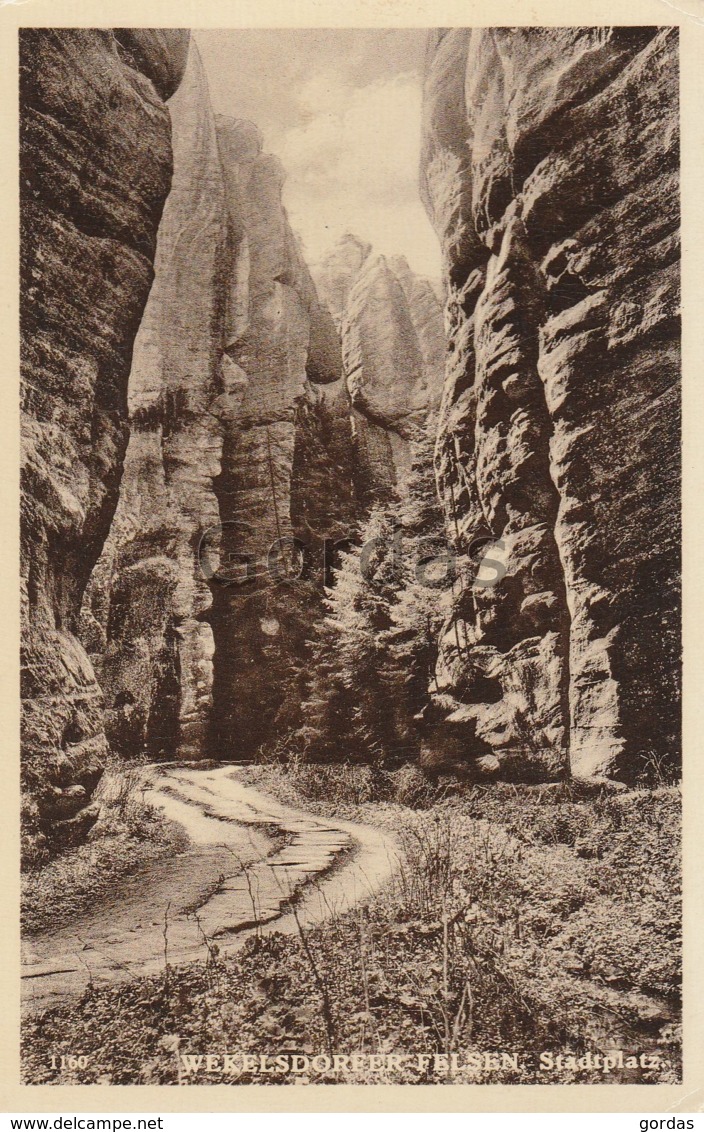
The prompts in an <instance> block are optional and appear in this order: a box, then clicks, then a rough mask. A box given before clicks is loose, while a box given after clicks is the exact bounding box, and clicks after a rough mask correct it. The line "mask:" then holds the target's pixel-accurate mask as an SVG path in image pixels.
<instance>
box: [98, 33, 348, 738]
mask: <svg viewBox="0 0 704 1132" xmlns="http://www.w3.org/2000/svg"><path fill="white" fill-rule="evenodd" d="M169 110H170V113H171V117H172V122H173V155H174V174H173V184H172V189H171V193H170V195H169V198H168V201H167V203H166V207H165V208H164V213H163V217H162V221H161V225H160V228H159V234H158V242H157V253H156V260H155V280H154V285H153V287H152V290H151V293H150V296H149V301H148V303H147V307H146V310H145V313H144V318H143V320H142V324H141V326H140V329H139V333H138V335H137V340H136V343H135V351H134V360H133V366H132V373H131V375H130V388H129V402H130V426H131V435H130V442H129V447H128V450H127V455H126V459H125V467H124V474H123V478H122V485H121V489H120V503H119V506H118V509H117V514H116V516H115V520H114V522H113V525H112V528H111V531H110V535H109V538H108V540H107V543H106V546H105V549H104V552H103V555H102V557H101V559H100V561H99V563H98V565H97V567H96V569H95V571H94V573H93V578H92V580H91V585H90V588H89V592H88V594H87V597H86V601H85V603H84V610H83V620H82V631H83V635H84V639H85V641H86V643H87V644H88V646H89V649H90V651H91V656H92V659H93V662H94V664H95V667H96V670H97V671H98V674H99V679H100V682H101V684H102V686H103V689H104V691H105V695H106V700H107V704H106V727H107V733H108V738H109V741H110V744H111V746H112V748H113V749H114V750H115V751H117V752H118V753H120V754H121V755H123V756H124V757H133V756H135V755H138V754H143V753H144V754H146V755H147V756H148V757H151V758H159V757H169V758H173V757H176V756H178V755H180V756H187V757H204V756H205V755H207V754H212V755H214V757H216V758H219V757H248V756H249V755H251V754H252V753H253V752H254V751H255V750H256V748H257V746H258V745H259V744H260V743H261V742H263V741H264V740H265V739H268V738H270V737H271V735H272V734H273V729H274V724H275V722H276V721H278V725H280V724H281V710H282V705H283V704H285V703H288V702H290V703H291V704H295V703H296V694H297V693H296V680H295V669H296V667H297V666H299V665H300V664H301V660H302V657H301V651H302V647H303V640H304V638H305V635H306V629H307V623H308V621H310V619H311V618H312V617H314V616H315V615H316V613H319V603H320V596H321V592H322V587H321V583H322V570H323V568H324V564H323V549H324V547H323V542H324V537H325V534H326V533H327V532H328V531H332V533H338V532H339V531H340V530H341V529H343V528H342V527H341V526H340V524H341V521H342V519H343V518H344V519H345V520H347V519H348V518H349V516H350V513H351V509H352V508H353V506H354V487H353V483H352V472H351V468H352V464H353V460H352V452H351V445H352V434H351V427H350V419H349V401H348V398H347V395H346V390H345V389H344V383H343V377H342V362H341V354H340V342H339V336H338V333H337V330H336V327H335V324H334V322H333V319H332V317H331V316H330V314H329V312H328V311H327V309H326V308H325V307H324V306H322V305H321V304H320V302H319V300H318V296H317V293H316V289H315V286H314V284H313V282H312V279H311V277H310V274H309V272H308V269H307V267H306V266H305V263H304V262H303V259H302V256H301V253H300V250H299V247H298V244H297V241H296V239H295V237H294V234H293V233H292V231H291V229H290V227H289V224H288V220H287V218H286V214H285V212H284V209H283V206H282V203H281V189H282V184H283V179H284V173H283V169H282V168H281V165H280V163H279V162H278V160H277V159H276V158H274V157H272V156H270V155H268V154H266V153H264V152H263V150H262V139H261V136H260V134H259V131H258V130H257V128H256V126H254V125H253V124H252V123H250V122H246V121H241V120H238V119H233V118H228V117H226V116H223V115H213V111H212V108H211V104H210V95H209V91H208V86H207V81H206V79H205V76H204V73H203V70H202V66H201V62H200V59H199V56H198V52H197V49H196V48H195V45H192V46H191V50H190V54H189V58H188V65H187V68H186V72H185V74H184V76H183V80H182V83H181V85H180V87H179V90H178V91H177V93H176V94H175V95H174V97H173V98H171V99H170V101H169ZM323 384H329V385H330V386H331V389H332V391H333V392H332V396H329V397H325V396H324V395H323V394H322V393H321V392H320V391H319V387H320V386H322V385H323ZM345 526H346V522H345ZM294 535H295V536H298V537H299V539H300V540H301V541H302V542H305V544H306V549H305V562H303V563H301V562H299V558H300V553H301V552H300V550H299V549H297V548H295V547H294V546H293V544H292V541H291V540H292V539H293V536H294ZM299 574H302V576H300V577H299ZM214 657H216V660H217V663H216V664H214ZM298 698H299V699H300V697H298Z"/></svg>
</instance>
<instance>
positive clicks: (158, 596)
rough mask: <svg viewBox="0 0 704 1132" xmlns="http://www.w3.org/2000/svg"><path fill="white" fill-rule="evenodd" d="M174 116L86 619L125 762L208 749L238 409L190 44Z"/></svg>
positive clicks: (221, 250)
mask: <svg viewBox="0 0 704 1132" xmlns="http://www.w3.org/2000/svg"><path fill="white" fill-rule="evenodd" d="M169 111H170V115H171V120H172V136H173V164H174V172H173V180H172V186H171V192H170V193H169V197H168V200H167V202H166V206H165V208H164V212H163V216H162V219H161V224H160V226H159V233H158V240H157V252H156V259H155V264H154V271H155V277H154V284H153V286H152V289H151V292H150V294H149V300H148V302H147V306H146V309H145V312H144V317H143V319H142V323H141V326H140V328H139V333H138V334H137V338H136V341H135V348H134V355H133V362H132V371H131V374H130V379H129V411H130V440H129V445H128V448H127V455H126V458H125V465H124V472H123V477H122V484H121V489H120V501H119V506H118V509H117V513H116V515H115V519H114V522H113V525H112V528H111V531H110V536H109V538H108V540H107V543H106V545H105V548H104V551H103V555H102V557H101V559H100V561H99V563H98V565H97V566H96V569H95V571H94V574H93V578H92V581H91V585H90V589H89V592H88V594H87V598H86V603H85V609H84V613H83V626H82V628H83V634H84V638H85V640H86V643H87V644H88V646H89V649H90V651H91V656H92V659H93V662H94V664H95V667H96V671H97V673H98V678H99V680H100V683H101V685H102V688H103V691H104V692H105V697H106V728H107V735H108V739H109V741H110V744H111V746H112V748H113V749H114V750H115V751H117V752H118V753H120V754H122V755H123V756H131V755H135V754H139V753H142V752H146V753H147V754H148V755H149V756H151V757H158V756H160V755H161V756H164V755H167V754H168V755H169V756H170V757H176V756H177V755H179V754H180V755H184V756H189V755H196V754H199V753H200V752H201V751H202V748H203V743H204V739H205V735H206V731H207V726H208V720H209V713H210V703H211V698H210V697H211V690H212V655H213V640H212V631H211V629H210V626H209V625H208V623H207V621H206V620H205V617H206V615H207V611H208V609H209V608H210V605H211V596H210V589H209V586H208V583H207V580H206V578H205V576H204V574H203V572H202V571H201V569H200V566H199V561H198V552H199V546H200V542H201V539H202V538H203V535H204V534H205V533H206V532H208V531H211V530H212V531H217V524H218V522H219V511H218V505H217V500H216V498H215V493H214V490H213V479H214V477H215V476H217V475H218V474H219V472H220V456H221V451H222V421H223V420H224V419H225V418H226V417H227V416H228V414H230V413H231V412H232V411H233V405H236V403H237V383H236V380H233V379H232V375H231V374H230V372H229V369H228V367H227V359H226V358H225V359H224V364H223V353H224V347H225V342H226V338H227V330H228V327H227V323H228V318H230V317H232V315H231V314H230V312H229V311H228V283H229V268H230V254H229V235H228V223H227V216H226V202H225V186H224V180H223V175H222V168H221V163H220V154H219V150H218V143H217V137H216V132H215V122H214V118H213V113H212V109H211V106H210V95H209V91H208V85H207V81H206V79H205V75H204V73H203V69H202V64H201V61H200V57H199V55H198V50H197V48H196V46H195V44H191V47H190V52H189V56H188V64H187V67H186V70H185V74H184V76H183V79H182V82H181V85H180V87H179V89H178V91H177V92H176V93H175V94H174V96H173V98H171V99H170V101H169ZM214 550H216V547H214V546H213V545H211V546H210V547H209V555H210V559H209V560H211V561H212V555H213V552H214Z"/></svg>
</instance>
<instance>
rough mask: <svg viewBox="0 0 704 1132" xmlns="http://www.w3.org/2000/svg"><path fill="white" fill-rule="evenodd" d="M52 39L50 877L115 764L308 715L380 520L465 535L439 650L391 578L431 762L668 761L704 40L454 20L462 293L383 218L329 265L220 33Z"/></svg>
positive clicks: (452, 122)
mask: <svg viewBox="0 0 704 1132" xmlns="http://www.w3.org/2000/svg"><path fill="white" fill-rule="evenodd" d="M21 49H22V50H21V109H22V137H21V144H22V149H21V155H22V216H23V223H24V225H25V232H24V234H23V242H22V312H21V313H22V327H21V329H22V342H23V355H22V368H23V460H24V464H23V481H22V484H23V495H22V508H23V509H22V553H23V565H22V579H23V590H22V597H23V666H22V681H23V683H22V696H23V725H22V728H23V729H22V747H23V762H22V774H23V811H24V830H25V835H26V856H27V860H28V861H29V862H30V863H36V862H37V861H41V860H44V859H45V858H46V857H47V856H48V855H51V854H53V853H55V852H56V851H57V849H59V848H62V847H66V846H69V845H72V844H76V843H78V842H80V841H81V840H82V839H84V838H85V836H86V835H87V833H88V831H89V830H90V828H91V826H92V825H93V823H94V822H95V821H96V819H97V817H98V814H99V809H100V807H99V805H98V804H96V803H95V802H94V801H93V800H92V799H93V792H94V790H95V788H96V786H97V784H98V782H99V781H100V778H101V774H102V772H103V769H104V767H105V765H106V764H107V762H108V760H109V758H111V757H118V758H119V759H122V760H126V761H130V760H137V761H140V760H141V761H144V760H147V761H149V762H154V761H159V760H162V761H171V760H177V759H181V760H183V759H185V760H191V761H192V760H212V759H215V760H225V761H244V762H249V761H252V760H254V759H256V758H258V757H260V755H261V753H262V752H263V751H272V750H277V749H281V747H282V745H283V746H285V745H286V743H288V742H289V741H290V740H291V737H293V736H299V735H301V734H303V733H304V732H305V731H306V727H308V730H310V727H309V721H308V718H307V715H306V712H307V711H308V708H309V705H310V703H311V702H312V701H314V700H315V697H316V695H317V696H318V700H317V701H316V702H319V694H318V693H317V692H316V690H315V688H314V687H313V688H312V686H311V678H312V675H311V667H312V666H313V665H314V663H315V659H314V658H315V656H316V655H318V656H319V655H321V654H320V653H319V652H318V653H316V652H315V648H316V647H318V648H321V647H322V646H321V645H318V646H316V645H315V642H316V640H317V637H316V634H318V635H319V633H320V632H324V628H323V629H321V628H320V627H321V626H323V627H324V625H325V622H326V618H327V619H328V620H329V616H330V613H329V601H330V594H331V592H332V594H333V601H334V590H335V585H336V579H337V577H338V572H339V570H340V567H341V565H342V564H344V563H346V564H347V565H346V568H347V569H349V568H350V561H351V559H350V557H349V553H350V547H352V548H355V547H356V548H357V549H356V551H355V553H358V552H359V549H360V547H361V546H363V545H364V544H365V542H368V541H369V540H370V539H372V538H373V537H376V535H377V534H378V530H379V529H381V528H380V527H379V524H380V523H383V521H385V520H384V519H383V516H384V514H385V513H386V512H388V513H389V514H391V513H393V515H394V516H396V518H394V520H393V522H394V523H400V525H401V526H402V527H403V526H404V524H406V526H405V528H404V529H406V530H407V531H412V535H413V538H415V539H416V542H417V541H418V540H419V539H420V540H422V538H423V537H425V536H426V535H427V536H428V537H430V534H432V537H433V538H434V539H435V540H436V542H437V530H436V528H435V527H433V528H432V531H431V527H430V525H429V526H428V527H427V529H426V528H424V526H423V523H424V522H425V520H424V519H421V520H417V519H416V518H413V516H412V517H411V518H410V519H409V518H408V515H409V514H410V513H411V512H412V513H413V515H417V514H421V512H422V513H423V514H425V513H426V512H427V513H429V511H430V510H432V508H433V507H435V506H437V508H438V515H441V520H440V521H441V522H444V538H445V540H446V542H447V546H448V551H447V553H449V554H450V557H451V560H452V564H453V565H452V571H451V576H450V577H449V584H448V585H447V586H446V587H445V589H444V590H443V592H442V594H439V595H436V596H437V600H436V598H435V597H433V602H434V603H435V604H433V605H432V607H431V605H428V610H427V613H426V611H425V606H423V607H422V610H423V611H422V617H421V618H420V621H421V622H422V625H421V629H417V628H414V626H416V625H417V623H420V622H419V617H418V616H416V618H415V621H414V620H413V618H412V617H410V615H409V617H407V618H406V620H405V621H402V620H401V614H400V613H399V610H402V611H403V608H405V607H404V602H405V603H406V605H408V603H409V602H411V600H412V598H413V594H415V593H416V591H415V590H413V589H412V588H409V587H412V585H413V584H414V583H413V579H412V578H411V581H410V582H408V581H407V584H406V583H404V584H406V589H405V590H403V592H402V593H400V596H399V593H398V592H396V591H394V593H393V594H392V596H391V597H390V598H389V597H388V593H387V592H386V591H389V592H390V591H391V590H392V589H393V585H394V584H395V583H393V584H392V582H391V581H390V580H389V579H388V578H386V575H384V579H385V580H384V579H382V580H383V585H384V586H386V591H385V596H384V601H388V602H390V605H389V609H390V612H389V613H388V615H387V613H384V617H385V618H386V620H383V618H382V621H379V622H378V626H377V627H379V626H380V630H379V632H380V637H379V640H380V641H384V640H388V641H389V642H390V645H389V647H390V648H391V650H392V653H393V649H394V648H395V649H396V650H397V652H396V653H394V654H393V656H397V655H399V653H398V649H399V647H400V646H399V645H398V641H399V640H401V642H402V643H403V641H404V640H406V639H407V637H408V636H409V634H411V635H412V633H413V632H419V633H420V632H421V631H422V633H424V634H425V635H426V637H427V639H425V637H424V639H423V642H422V648H421V647H420V645H419V646H418V648H417V650H416V651H417V653H418V655H419V656H420V655H421V653H422V658H421V659H422V666H423V667H422V668H421V669H419V671H421V676H422V679H421V684H422V687H420V689H418V687H416V685H418V676H417V674H416V676H414V680H415V685H414V688H415V691H414V697H415V698H413V697H412V699H411V703H412V706H411V707H410V708H409V709H408V710H407V712H406V714H407V719H406V721H405V722H404V723H403V724H402V725H401V724H398V727H402V729H407V730H408V733H409V735H410V734H411V733H412V734H413V739H412V741H411V742H410V746H409V745H408V744H407V745H406V746H405V747H404V748H403V749H404V750H411V751H412V752H413V755H412V757H413V759H414V760H417V761H419V764H420V766H421V768H423V770H424V772H425V773H426V774H428V775H430V776H431V777H433V776H434V777H437V776H438V775H442V774H451V775H456V776H459V777H460V778H463V777H464V778H465V779H469V780H477V781H490V780H492V779H495V778H507V779H509V780H511V781H517V782H536V781H538V782H539V781H555V780H562V779H565V778H568V777H570V776H571V777H573V778H577V779H586V780H597V781H600V780H602V779H604V778H610V779H614V780H618V781H621V782H626V783H630V784H633V783H636V782H640V781H645V780H647V777H648V775H649V774H651V775H652V774H655V773H657V774H660V775H662V774H672V773H673V772H674V773H676V768H677V766H678V762H679V719H680V690H679V650H680V635H679V588H678V585H679V528H678V515H679V502H678V500H679V495H678V492H679V486H678V485H679V457H678V451H679V448H678V445H679V433H678V406H679V401H678V390H679V324H678V305H677V279H678V255H679V252H678V224H679V218H678V195H677V171H678V150H677V32H676V29H671V28H665V29H659V28H635V29H634V28H614V29H609V28H599V29H591V28H578V29H552V30H544V29H530V28H523V29H521V28H502V29H482V30H471V29H466V28H455V29H449V30H442V31H437V32H430V33H428V45H427V56H426V71H425V79H424V96H423V123H422V139H421V145H420V153H419V163H420V193H421V197H422V201H423V204H424V206H425V208H426V210H427V213H428V215H429V217H430V219H431V221H432V224H433V226H434V229H435V231H436V233H437V237H438V241H439V244H440V247H441V251H442V263H443V279H442V280H437V281H435V280H428V279H426V278H423V277H421V276H420V275H419V274H417V273H416V272H415V271H414V270H413V269H412V268H411V266H409V263H408V261H407V259H406V258H404V256H402V255H385V254H379V253H377V252H376V251H375V249H374V248H373V247H372V245H371V244H370V243H369V242H367V241H366V240H365V239H364V235H365V233H364V232H361V231H360V232H359V233H358V234H353V233H351V232H348V233H347V234H346V235H344V236H343V237H342V238H341V239H340V240H339V241H337V242H336V243H335V244H334V246H333V247H332V248H331V249H329V250H328V251H327V253H326V255H325V256H324V257H322V258H320V259H318V260H317V262H315V263H311V264H310V265H309V264H308V263H307V262H306V260H307V258H308V257H307V254H306V252H305V250H304V248H303V247H302V245H301V241H300V239H299V237H298V236H297V234H296V233H295V232H294V230H293V228H292V225H291V223H290V221H289V218H288V216H287V212H286V209H285V207H284V203H283V185H284V181H285V177H286V172H287V171H286V169H285V168H284V167H283V166H282V163H281V161H280V160H279V158H278V157H276V156H274V155H273V154H270V153H267V149H266V145H265V144H264V141H263V137H262V134H261V133H260V131H259V129H258V128H257V125H256V124H254V123H252V122H250V121H247V120H245V119H242V118H239V117H237V116H232V117H230V116H227V115H225V114H222V113H219V112H217V113H216V112H214V110H213V106H212V100H211V95H210V92H209V87H208V79H207V77H206V73H205V70H204V67H203V64H202V62H201V58H200V55H199V52H198V47H197V45H196V42H195V40H194V39H193V38H192V37H190V36H189V33H188V32H186V31H178V30H172V31H144V30H140V29H131V30H130V29H115V30H114V31H109V30H85V31H77V30H52V29H44V30H35V31H31V32H29V31H27V32H23V34H22V36H21ZM236 109H237V108H236V107H233V114H235V113H236ZM429 429H430V430H432V436H431V437H430V440H431V441H432V444H433V445H434V449H435V454H434V471H433V469H432V467H430V466H429V465H428V463H427V460H426V457H425V456H423V455H422V453H423V452H425V451H426V449H427V445H428V443H429V440H428V430H429ZM424 444H425V446H426V448H425V449H424V448H423V445H424ZM424 460H426V463H424V462H423V461H424ZM419 477H420V479H423V477H424V482H423V483H422V485H421V488H419V486H418V483H419ZM421 489H422V490H421ZM419 491H421V495H422V500H421V503H422V506H421V503H419V498H420V497H419V494H418V493H419ZM419 508H420V510H419ZM423 508H425V511H423ZM370 524H371V526H370ZM375 524H376V525H375ZM413 545H414V546H415V545H416V543H414V544H413ZM362 553H364V552H363V551H362ZM385 569H386V566H384V565H383V563H382V568H381V569H380V573H379V577H381V576H382V575H383V574H384V570H385ZM404 569H406V567H405V566H404ZM380 584H381V583H380ZM409 595H410V596H409ZM375 600H376V598H375ZM419 600H420V599H419ZM394 603H395V604H394ZM360 608H361V607H360ZM418 608H419V609H420V608H421V606H420V605H419V607H418ZM404 616H405V614H404ZM374 624H375V623H374V620H373V617H372V618H371V619H370V621H369V625H371V626H373V625H374ZM409 625H410V626H411V628H410V629H409V628H408V626H409ZM357 631H359V632H361V629H359V626H357V628H356V629H355V632H357ZM365 631H366V630H365ZM404 633H405V634H406V637H404ZM394 634H395V636H394ZM412 646H413V642H411V645H409V648H412ZM384 647H385V646H383V645H375V646H374V648H376V649H377V651H376V653H375V654H374V655H376V656H377V657H378V663H379V665H380V669H379V671H380V672H382V670H383V673H385V672H386V668H387V667H388V665H389V664H391V661H388V658H387V655H386V653H384V652H383V648H384ZM333 651H334V650H333ZM343 652H344V649H343ZM389 655H392V654H391V653H390V654H389ZM400 655H403V654H402V653H401V654H400ZM414 655H415V654H414ZM392 659H393V658H392ZM419 663H420V662H419ZM370 678H371V680H372V681H373V680H374V679H375V676H374V673H373V672H372V673H370ZM384 678H386V677H385V676H384ZM345 680H346V678H345V676H344V674H343V675H342V676H341V677H340V688H341V689H342V692H341V695H342V694H344V695H346V696H348V698H349V696H350V695H351V697H352V699H354V695H355V693H354V688H351V689H350V681H349V679H347V683H345ZM401 683H403V680H401ZM389 686H391V685H389ZM345 688H346V691H345ZM404 695H405V692H404ZM307 705H308V707H307ZM334 710H335V711H337V708H336V707H335V709H334ZM349 710H350V712H351V713H352V715H354V713H355V712H356V713H357V717H358V716H359V712H360V711H363V708H360V706H359V704H356V705H355V704H353V705H352V706H351V707H350V709H349ZM395 710H396V708H395V707H394V706H393V705H389V713H390V716H391V715H393V712H394V711H395ZM356 726H359V728H361V731H360V733H362V732H363V731H364V720H362V721H361V723H360V721H359V719H358V718H357V724H356ZM394 726H397V725H396V723H395V724H394ZM341 734H342V733H341ZM319 740H320V737H319ZM404 742H405V740H404ZM326 743H327V746H325V744H326ZM319 746H320V742H319ZM323 748H324V749H325V750H327V752H328V754H327V760H328V761H329V762H333V763H335V762H341V763H342V762H347V761H348V760H352V761H356V760H357V761H358V760H359V758H360V756H359V754H358V752H355V751H349V750H347V749H344V743H343V742H342V741H341V736H336V735H335V734H334V733H332V734H327V736H326V735H325V734H324V735H323ZM371 749H373V750H378V758H379V760H380V761H381V762H383V761H384V758H385V756H386V754H387V752H385V751H384V750H383V749H380V748H378V746H377V747H374V746H373V744H372V745H371V746H370V750H371Z"/></svg>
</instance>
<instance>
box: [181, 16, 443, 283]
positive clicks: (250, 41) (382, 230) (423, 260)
mask: <svg viewBox="0 0 704 1132" xmlns="http://www.w3.org/2000/svg"><path fill="white" fill-rule="evenodd" d="M193 35H194V38H195V40H196V43H197V44H198V48H199V50H200V53H201V56H202V58H203V63H204V66H205V69H206V73H207V76H208V83H209V86H210V93H211V99H212V103H213V107H214V108H215V110H216V111H219V112H220V113H223V114H230V115H232V116H233V117H235V118H249V119H250V120H251V121H253V122H256V124H257V125H258V126H259V128H260V130H261V131H262V133H263V135H264V147H265V149H266V151H267V152H269V153H275V154H276V155H277V156H278V157H279V158H280V159H281V161H282V163H283V165H284V169H285V170H286V177H287V179H286V183H285V185H284V205H285V207H286V209H287V211H288V214H289V218H290V221H291V225H292V227H293V229H294V230H295V231H296V232H297V233H298V234H299V235H300V237H301V238H302V240H303V245H304V249H305V253H306V258H307V260H308V262H309V264H311V265H313V264H315V263H317V262H319V261H320V260H321V258H322V257H323V256H324V255H325V253H326V251H328V250H329V248H330V247H332V245H333V244H335V242H336V241H337V240H338V239H339V238H340V236H342V235H343V234H344V233H345V232H353V233H354V234H355V235H356V236H359V238H360V239H362V240H366V241H368V242H369V243H371V244H372V245H373V247H374V250H375V251H377V252H380V253H382V254H384V255H394V254H402V255H405V256H406V258H407V259H408V261H409V263H410V265H411V267H412V268H413V269H414V270H415V271H416V272H418V273H419V274H421V275H428V276H430V277H431V278H434V279H437V278H439V277H440V274H441V271H440V247H439V244H438V240H437V237H436V236H435V233H434V232H433V229H432V228H431V226H430V222H429V220H428V218H427V216H426V213H425V210H424V208H423V206H422V204H421V202H420V198H419V195H418V160H419V152H420V121H421V95H422V72H423V57H424V51H425V38H426V32H425V31H424V30H422V29H415V28H409V29H386V30H385V29H374V30H372V29H351V28H345V29H334V30H333V29H330V30H328V29H324V28H315V29H307V30H306V29H301V30H292V29H289V30H222V31H221V30H217V31H195V32H194V33H193Z"/></svg>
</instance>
